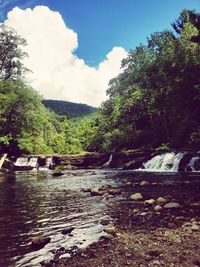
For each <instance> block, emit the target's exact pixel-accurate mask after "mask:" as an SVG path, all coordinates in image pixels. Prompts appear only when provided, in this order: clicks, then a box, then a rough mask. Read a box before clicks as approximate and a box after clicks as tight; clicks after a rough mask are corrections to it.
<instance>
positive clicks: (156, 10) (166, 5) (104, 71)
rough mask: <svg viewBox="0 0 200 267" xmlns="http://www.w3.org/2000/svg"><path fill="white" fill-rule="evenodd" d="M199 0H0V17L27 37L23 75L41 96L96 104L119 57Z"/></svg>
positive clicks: (199, 5) (199, 7)
mask: <svg viewBox="0 0 200 267" xmlns="http://www.w3.org/2000/svg"><path fill="white" fill-rule="evenodd" d="M185 8H187V9H195V10H196V11H197V12H200V0H167V1H161V0H151V1H149V0H0V22H2V23H3V22H4V23H5V24H6V25H8V26H10V27H13V28H15V29H16V31H17V32H18V33H19V34H20V35H21V36H22V37H24V38H25V39H26V40H27V43H28V45H27V47H26V48H25V49H26V51H27V53H28V54H29V57H28V58H26V59H25V60H24V63H25V65H26V66H27V67H28V68H29V69H31V70H32V72H31V73H28V74H27V76H26V81H27V82H28V83H30V85H31V86H33V87H34V88H35V89H36V90H37V91H38V92H39V93H40V94H41V95H42V96H43V97H44V98H47V99H61V100H68V101H73V102H77V103H86V104H89V105H92V106H99V105H100V104H101V103H102V101H104V100H105V99H106V89H107V88H108V83H109V80H110V79H112V78H114V77H116V76H117V75H118V74H119V73H120V72H122V69H121V68H120V66H121V60H122V59H123V58H124V57H126V56H127V53H128V51H129V50H130V49H134V48H135V47H136V46H137V45H139V44H140V43H145V42H146V38H147V37H148V36H150V34H151V33H153V32H156V31H162V30H164V29H166V28H168V29H170V28H171V25H170V24H171V22H173V21H174V20H175V19H176V18H178V16H179V14H180V12H181V10H183V9H185Z"/></svg>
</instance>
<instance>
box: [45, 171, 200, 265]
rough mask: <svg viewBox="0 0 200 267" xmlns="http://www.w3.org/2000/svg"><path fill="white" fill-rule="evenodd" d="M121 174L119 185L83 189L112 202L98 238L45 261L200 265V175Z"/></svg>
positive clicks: (54, 263) (99, 198)
mask: <svg viewBox="0 0 200 267" xmlns="http://www.w3.org/2000/svg"><path fill="white" fill-rule="evenodd" d="M147 176H148V175H147V174H146V175H145V178H147ZM119 178H120V179H123V183H122V184H121V185H120V186H118V187H115V186H114V187H113V186H111V185H109V183H108V184H107V185H104V186H101V187H100V188H88V189H85V190H84V192H85V194H88V195H90V196H91V198H95V199H98V200H99V201H102V202H107V204H108V206H109V213H110V215H111V217H112V224H110V222H109V221H102V223H103V225H104V232H105V234H104V235H103V236H102V237H101V238H100V239H99V241H98V242H96V243H93V244H92V245H90V246H89V247H88V248H84V249H78V248H76V247H74V248H73V249H71V250H68V249H67V248H60V250H57V251H55V255H54V259H53V260H51V261H49V262H43V263H42V265H43V266H72V267H73V266H77V267H83V266H85V267H86V266H87V267H90V266H99V267H100V266H102V267H103V266H109V267H110V266H113V267H114V266H120V267H121V266H137V267H138V266H171V267H173V266H174V267H175V266H180V267H184V266H185V267H189V266H200V195H199V189H200V178H199V177H198V176H192V177H187V178H186V177H181V176H178V177H177V176H176V177H175V176H173V175H168V176H163V175H160V176H159V174H157V175H156V176H155V175H153V174H149V179H146V180H142V179H143V178H144V175H141V174H138V176H135V175H134V178H133V175H132V174H130V173H126V174H120V177H119V175H116V179H119ZM112 179H114V177H112ZM108 182H109V181H108ZM119 196H120V197H119Z"/></svg>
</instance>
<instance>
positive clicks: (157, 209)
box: [154, 205, 163, 211]
mask: <svg viewBox="0 0 200 267" xmlns="http://www.w3.org/2000/svg"><path fill="white" fill-rule="evenodd" d="M162 209H163V208H162V207H161V206H160V205H156V206H155V207H154V210H155V211H161V210H162Z"/></svg>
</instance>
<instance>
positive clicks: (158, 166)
mask: <svg viewBox="0 0 200 267" xmlns="http://www.w3.org/2000/svg"><path fill="white" fill-rule="evenodd" d="M183 156H184V153H181V152H180V153H174V152H167V153H165V154H162V155H157V156H155V157H153V158H152V159H150V160H149V161H147V162H146V163H144V169H145V170H148V171H161V172H166V171H171V172H177V171H178V167H179V163H180V160H181V159H182V157H183Z"/></svg>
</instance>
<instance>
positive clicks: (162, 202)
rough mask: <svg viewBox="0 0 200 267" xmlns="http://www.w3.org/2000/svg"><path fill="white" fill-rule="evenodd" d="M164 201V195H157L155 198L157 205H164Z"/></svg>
mask: <svg viewBox="0 0 200 267" xmlns="http://www.w3.org/2000/svg"><path fill="white" fill-rule="evenodd" d="M166 202H167V199H166V198H164V197H159V198H157V199H156V203H157V204H158V205H164V204H165V203H166Z"/></svg>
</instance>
